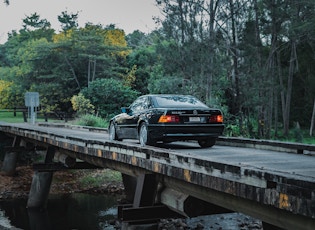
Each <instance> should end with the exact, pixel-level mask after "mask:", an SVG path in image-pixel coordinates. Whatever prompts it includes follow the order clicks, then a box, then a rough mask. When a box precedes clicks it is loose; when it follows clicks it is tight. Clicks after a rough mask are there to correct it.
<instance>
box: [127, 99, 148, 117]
mask: <svg viewBox="0 0 315 230" xmlns="http://www.w3.org/2000/svg"><path fill="white" fill-rule="evenodd" d="M147 104H148V100H147V97H140V98H138V99H137V100H135V101H134V103H132V105H131V106H130V110H131V111H132V113H138V112H140V111H142V110H144V109H147V108H148V105H147Z"/></svg>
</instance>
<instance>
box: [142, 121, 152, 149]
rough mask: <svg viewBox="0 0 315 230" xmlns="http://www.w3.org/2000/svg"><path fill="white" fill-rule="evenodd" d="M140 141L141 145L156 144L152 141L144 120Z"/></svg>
mask: <svg viewBox="0 0 315 230" xmlns="http://www.w3.org/2000/svg"><path fill="white" fill-rule="evenodd" d="M139 142H140V145H141V146H145V145H153V144H154V142H153V141H152V138H151V137H150V134H149V132H148V126H147V125H146V124H145V123H144V122H142V123H141V125H140V129H139Z"/></svg>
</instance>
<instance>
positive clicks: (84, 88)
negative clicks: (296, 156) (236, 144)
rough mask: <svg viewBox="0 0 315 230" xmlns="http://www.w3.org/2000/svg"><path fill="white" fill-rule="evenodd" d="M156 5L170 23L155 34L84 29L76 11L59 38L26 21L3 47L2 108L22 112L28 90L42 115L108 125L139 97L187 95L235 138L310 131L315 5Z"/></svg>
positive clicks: (250, 1)
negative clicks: (221, 119)
mask: <svg viewBox="0 0 315 230" xmlns="http://www.w3.org/2000/svg"><path fill="white" fill-rule="evenodd" d="M156 2H157V7H159V8H160V9H161V10H162V11H163V13H164V15H165V17H163V18H161V19H156V20H157V23H160V25H161V27H160V29H158V30H155V31H152V32H151V33H149V34H144V33H142V32H140V31H134V32H133V33H131V34H128V35H125V33H124V31H122V30H120V29H118V28H116V27H115V25H109V26H102V25H93V24H90V23H88V24H86V25H85V27H83V28H79V27H78V23H77V19H78V18H79V17H80V15H79V14H71V13H68V12H62V13H61V15H59V16H58V19H59V21H60V24H61V28H62V32H59V33H56V31H54V30H53V29H51V27H50V23H49V22H48V21H47V20H45V19H41V18H40V17H39V16H38V15H37V14H36V13H34V14H33V15H30V16H27V17H26V18H25V19H24V20H23V26H22V28H21V30H19V31H12V32H11V33H10V34H9V38H8V41H7V42H6V43H5V44H3V45H0V96H1V97H0V98H1V99H0V108H12V107H15V106H17V107H19V106H23V105H24V94H25V92H27V91H37V92H39V93H40V101H41V108H42V110H45V111H56V110H60V111H65V112H72V111H73V110H76V111H77V112H78V108H80V109H81V112H82V111H83V112H82V114H86V113H90V114H93V115H96V116H99V117H102V118H103V119H105V120H108V119H109V118H110V117H111V116H112V115H113V114H115V113H117V112H119V110H120V107H121V106H127V105H128V104H129V103H130V102H131V101H133V100H134V99H135V98H136V97H137V96H138V95H141V94H147V93H184V94H192V95H195V96H197V97H198V98H200V99H201V100H203V101H204V102H206V103H207V104H208V105H209V106H212V107H217V108H220V109H221V110H222V111H223V112H224V115H225V123H226V129H225V132H226V134H227V135H233V136H248V137H255V138H277V137H284V138H286V137H289V136H290V134H291V133H290V130H291V131H292V130H299V129H300V127H301V129H304V130H307V129H310V132H309V135H310V134H312V130H313V129H314V119H315V118H314V116H315V115H312V114H315V113H314V112H313V113H312V111H313V110H315V108H314V107H315V105H314V100H315V66H314V65H313V62H314V59H315V51H314V50H315V49H314V48H315V39H314V38H315V36H314V35H315V29H314V28H315V27H314V24H315V4H314V1H312V0H304V1H296V0H289V1H287V0H227V1H223V0H206V1H204V0H193V1H184V0H175V1H170V0H157V1H156ZM79 95H83V96H84V100H83V99H82V98H81V99H82V100H81V101H80V100H79V101H77V104H76V105H75V106H76V107H73V103H71V98H73V97H76V96H79ZM78 103H79V104H78ZM80 103H82V104H80ZM89 103H90V105H89ZM86 106H87V107H89V108H90V109H89V108H87V107H86ZM85 109H87V110H85ZM79 113H80V112H79ZM312 121H313V122H312ZM299 136H301V135H299ZM303 137H304V138H307V134H305V133H303Z"/></svg>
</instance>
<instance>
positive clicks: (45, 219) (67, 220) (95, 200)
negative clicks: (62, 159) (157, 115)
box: [0, 193, 262, 230]
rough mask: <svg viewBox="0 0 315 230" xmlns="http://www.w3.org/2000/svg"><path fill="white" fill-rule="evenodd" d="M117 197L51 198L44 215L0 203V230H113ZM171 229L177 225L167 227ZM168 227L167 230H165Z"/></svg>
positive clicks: (238, 227)
mask: <svg viewBox="0 0 315 230" xmlns="http://www.w3.org/2000/svg"><path fill="white" fill-rule="evenodd" d="M120 198H121V197H120V196H114V195H92V194H84V193H72V194H66V195H50V196H49V199H48V203H47V211H45V212H40V211H32V210H29V209H27V208H26V203H27V200H26V199H15V200H8V201H0V230H8V229H14V230H17V229H23V230H114V229H116V228H115V226H113V225H111V223H114V221H115V219H116V217H117V204H118V202H117V200H118V199H120ZM165 221H166V222H165ZM165 221H164V228H165V229H181V228H176V227H175V228H174V225H177V223H176V222H177V221H176V220H175V221H172V223H167V221H168V220H165ZM186 224H187V225H186V228H185V229H213V230H219V229H220V230H249V229H251V230H261V229H262V226H261V221H259V220H256V219H254V218H251V217H249V216H245V215H243V214H240V213H230V214H221V215H220V214H219V215H211V216H203V217H196V218H191V219H187V220H186ZM167 226H169V227H170V228H168V227H167Z"/></svg>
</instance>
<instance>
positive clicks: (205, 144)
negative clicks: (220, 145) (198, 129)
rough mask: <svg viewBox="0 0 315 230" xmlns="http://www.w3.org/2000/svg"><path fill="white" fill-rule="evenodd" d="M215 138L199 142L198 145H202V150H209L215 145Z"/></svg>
mask: <svg viewBox="0 0 315 230" xmlns="http://www.w3.org/2000/svg"><path fill="white" fill-rule="evenodd" d="M215 141H216V139H215V138H209V139H204V140H199V141H198V144H199V145H200V147H201V148H209V147H212V146H214V145H215Z"/></svg>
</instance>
